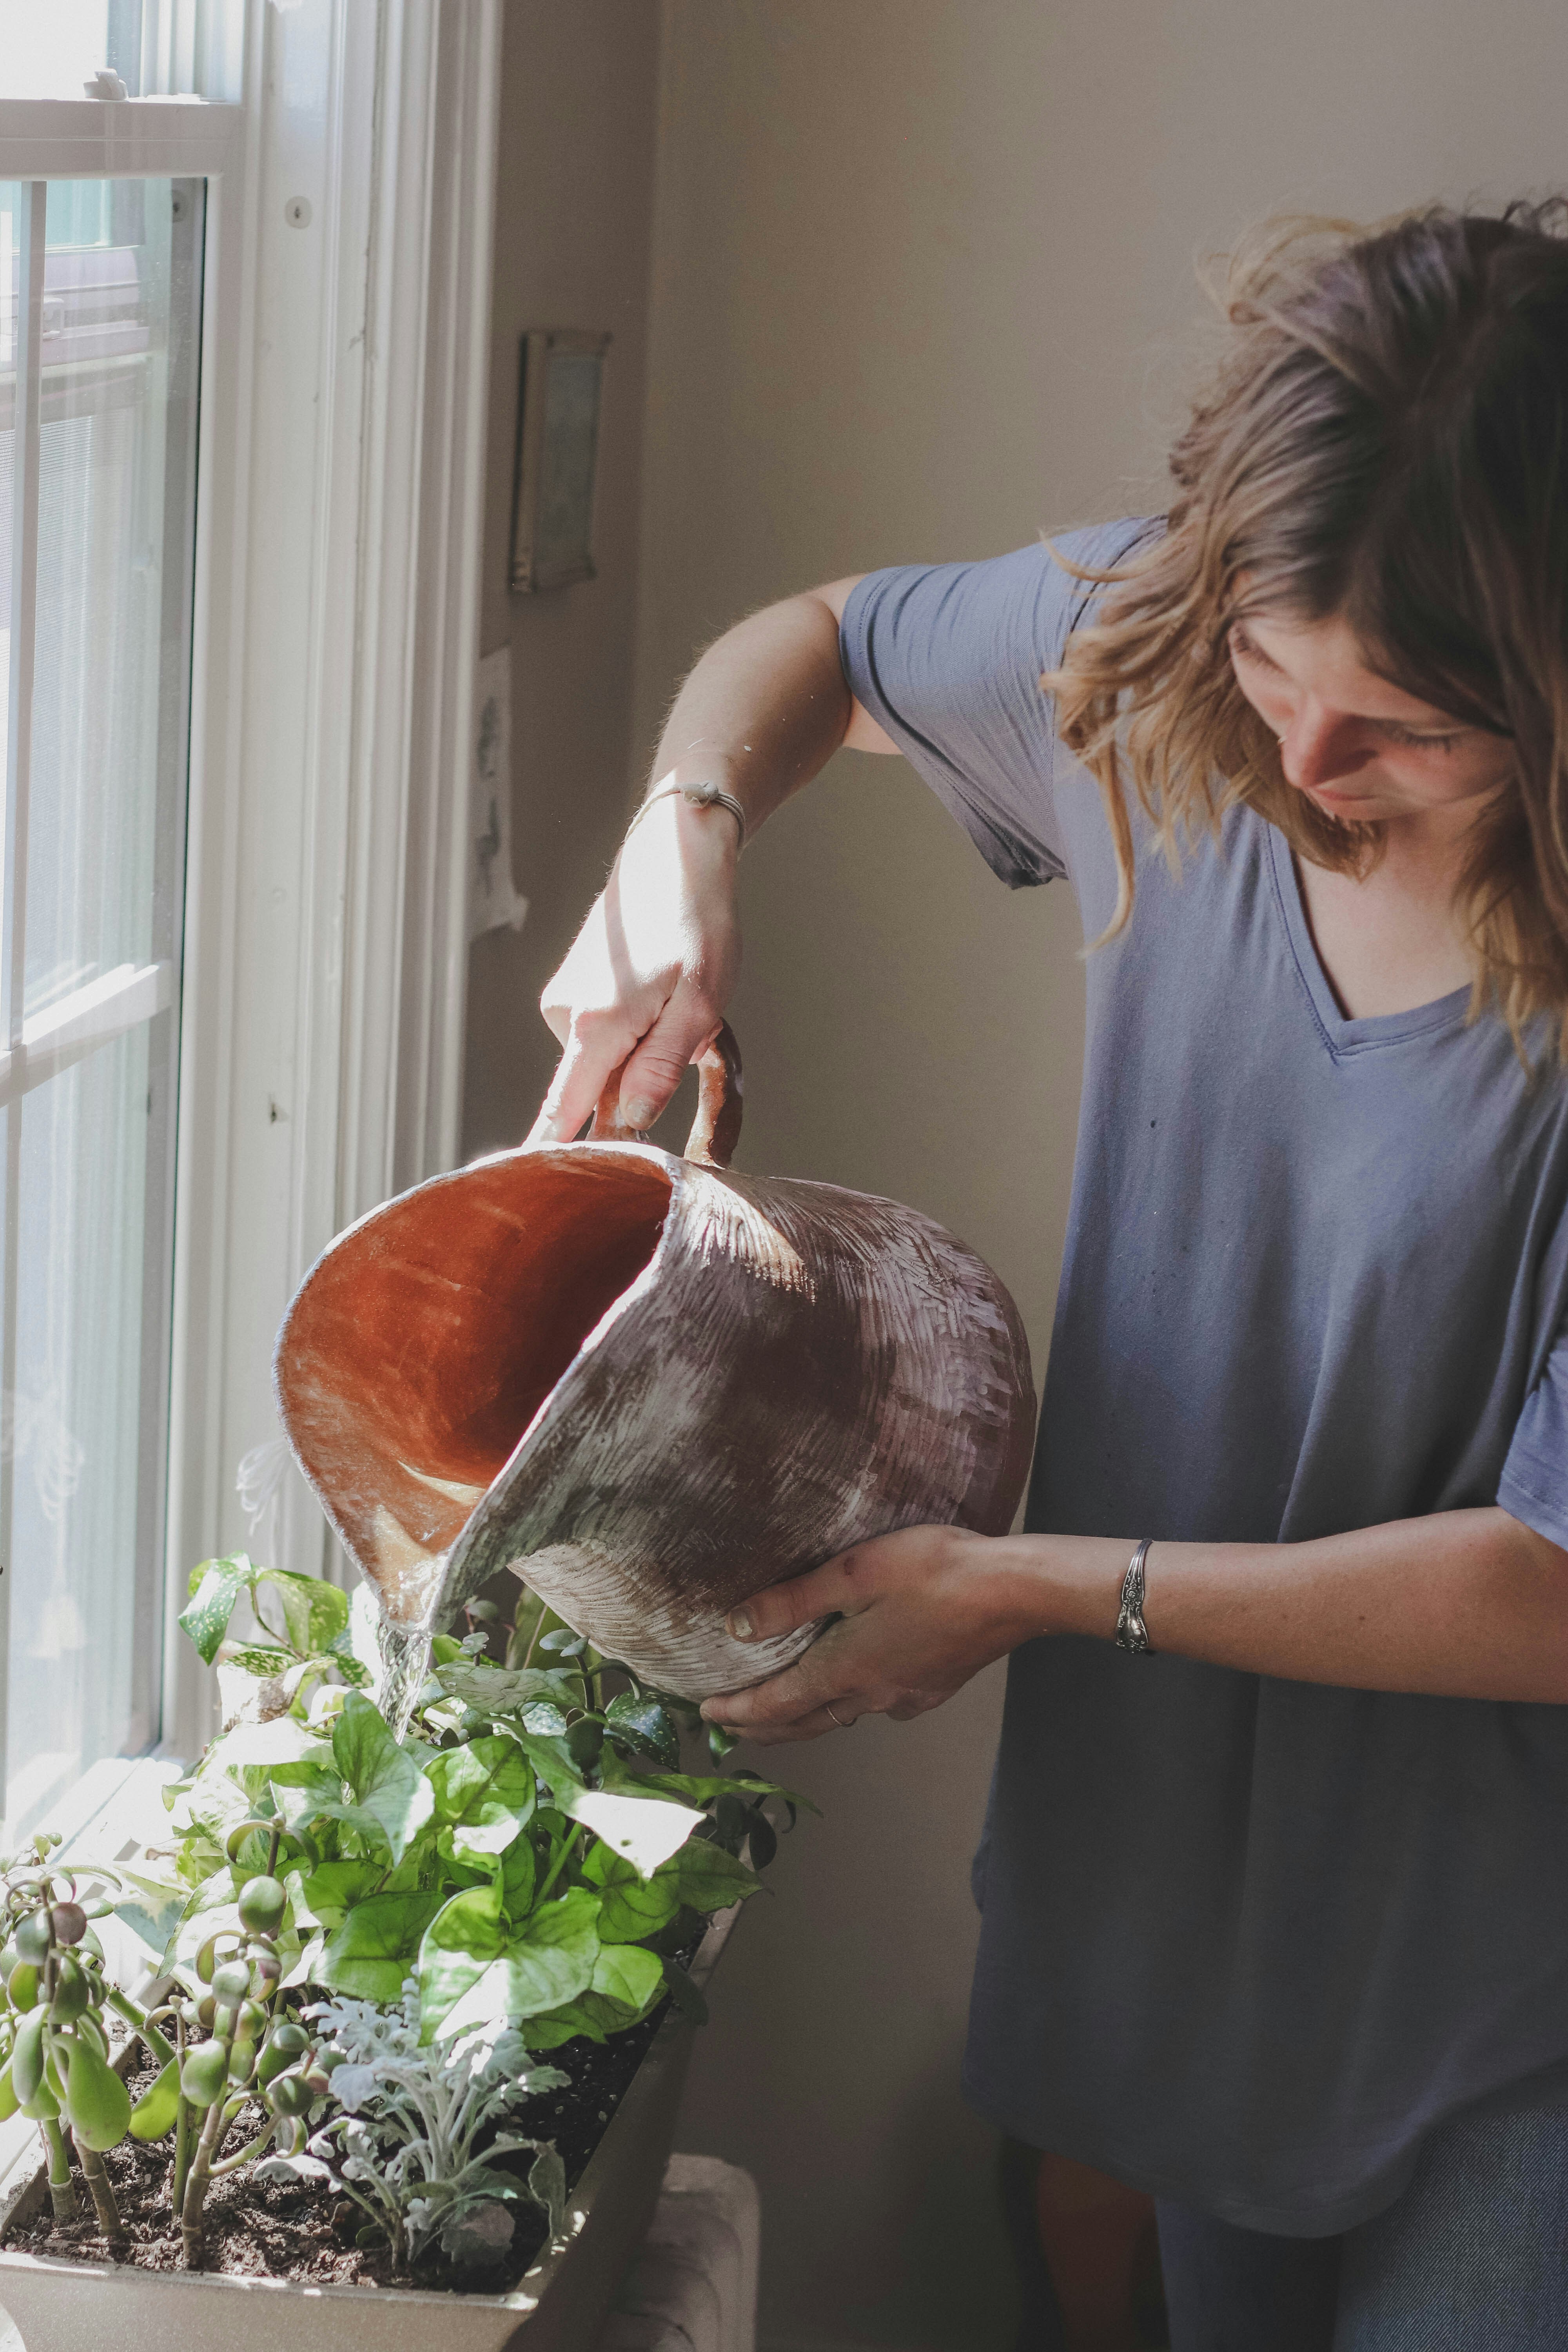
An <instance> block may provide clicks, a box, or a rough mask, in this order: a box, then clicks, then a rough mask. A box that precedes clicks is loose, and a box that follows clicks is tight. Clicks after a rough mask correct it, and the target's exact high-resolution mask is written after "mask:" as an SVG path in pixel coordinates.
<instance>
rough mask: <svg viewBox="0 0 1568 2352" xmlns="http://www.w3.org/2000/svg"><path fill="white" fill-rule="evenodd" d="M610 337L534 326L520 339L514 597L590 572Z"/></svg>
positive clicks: (513, 529)
mask: <svg viewBox="0 0 1568 2352" xmlns="http://www.w3.org/2000/svg"><path fill="white" fill-rule="evenodd" d="M609 345H610V338H609V336H608V335H598V334H584V333H582V332H580V331H578V330H577V329H575V328H572V327H535V328H533V329H531V331H530V332H529V333H527V334H526V335H524V337H523V339H522V381H521V386H520V388H519V393H518V404H517V481H516V485H515V488H514V493H513V498H512V509H511V586H512V589H513V591H514V593H517V594H519V595H531V593H533V592H534V591H535V590H536V589H540V588H565V587H568V586H570V584H571V583H572V582H573V581H574V580H592V579H593V577H594V546H593V542H594V464H595V457H597V455H598V446H599V401H600V395H601V393H602V392H603V389H604V381H605V352H606V351H607V350H608V349H609Z"/></svg>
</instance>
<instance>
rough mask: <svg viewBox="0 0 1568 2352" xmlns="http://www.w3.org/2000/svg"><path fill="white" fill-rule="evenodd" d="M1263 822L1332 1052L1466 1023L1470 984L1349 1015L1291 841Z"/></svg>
mask: <svg viewBox="0 0 1568 2352" xmlns="http://www.w3.org/2000/svg"><path fill="white" fill-rule="evenodd" d="M1260 822H1261V823H1262V824H1263V826H1264V830H1265V832H1266V833H1267V834H1268V855H1269V859H1270V863H1271V868H1272V872H1273V876H1274V896H1275V899H1276V901H1277V903H1278V905H1279V912H1280V916H1281V918H1282V919H1283V921H1284V924H1285V930H1286V935H1287V937H1288V938H1289V942H1290V951H1291V954H1292V955H1293V956H1294V958H1295V961H1296V969H1297V971H1299V972H1300V976H1301V985H1302V986H1303V988H1304V989H1305V990H1306V992H1307V996H1308V1000H1309V1002H1310V1004H1311V1007H1312V1011H1313V1013H1314V1014H1315V1016H1316V1018H1317V1023H1318V1027H1319V1029H1320V1030H1321V1033H1322V1038H1323V1043H1324V1045H1326V1046H1327V1047H1328V1049H1329V1051H1330V1053H1331V1054H1336V1055H1349V1054H1363V1053H1367V1052H1370V1051H1371V1050H1372V1049H1373V1047H1374V1046H1379V1045H1404V1044H1405V1042H1406V1041H1407V1040H1408V1039H1411V1038H1415V1037H1429V1036H1430V1035H1431V1034H1433V1032H1434V1031H1435V1030H1438V1029H1447V1028H1451V1027H1462V1026H1463V1025H1464V1023H1465V1020H1466V1017H1467V1015H1468V1012H1469V1009H1470V992H1469V990H1468V988H1456V989H1453V990H1451V991H1450V992H1449V993H1448V994H1447V996H1439V997H1436V998H1434V1000H1433V1002H1432V1003H1430V1004H1415V1005H1412V1007H1411V1008H1410V1010H1409V1012H1408V1013H1364V1014H1363V1016H1362V1017H1361V1019H1359V1020H1356V1021H1350V1020H1347V1019H1346V1018H1345V1015H1344V1014H1343V1013H1342V1012H1341V1011H1340V1008H1339V1003H1338V1000H1337V998H1336V997H1335V995H1334V992H1333V990H1332V988H1331V986H1330V985H1329V977H1328V974H1327V973H1326V972H1325V971H1324V970H1323V967H1322V962H1321V959H1320V957H1319V954H1318V950H1317V947H1316V945H1315V943H1314V941H1313V939H1312V927H1311V925H1310V922H1309V921H1308V919H1307V908H1306V902H1305V900H1304V899H1303V898H1302V896H1301V885H1300V877H1298V875H1297V872H1296V861H1295V859H1294V857H1292V856H1291V854H1290V845H1289V842H1288V841H1287V840H1286V838H1285V836H1284V835H1283V834H1282V833H1281V832H1280V831H1279V827H1278V826H1277V825H1272V824H1268V821H1267V819H1260Z"/></svg>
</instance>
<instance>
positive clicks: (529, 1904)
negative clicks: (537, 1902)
mask: <svg viewBox="0 0 1568 2352" xmlns="http://www.w3.org/2000/svg"><path fill="white" fill-rule="evenodd" d="M500 1867H501V1882H500V1884H501V1903H502V1906H503V1907H504V1909H505V1911H506V1915H507V1916H508V1918H509V1919H510V1920H511V1921H512V1922H513V1924H514V1925H515V1926H521V1923H522V1922H523V1920H524V1919H526V1918H527V1916H528V1915H529V1913H530V1912H531V1910H532V1908H533V1890H534V1888H535V1886H536V1885H538V1883H539V1866H538V1864H537V1863H536V1862H535V1861H534V1858H533V1846H532V1844H531V1841H530V1840H529V1839H527V1838H520V1839H519V1840H518V1842H517V1843H516V1845H514V1846H509V1847H508V1848H507V1851H506V1853H505V1854H504V1855H503V1856H502V1858H501V1866H500Z"/></svg>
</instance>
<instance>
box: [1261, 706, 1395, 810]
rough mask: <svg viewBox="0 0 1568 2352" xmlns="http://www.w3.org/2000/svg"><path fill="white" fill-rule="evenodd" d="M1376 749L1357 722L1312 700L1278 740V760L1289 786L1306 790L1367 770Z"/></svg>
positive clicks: (1300, 708)
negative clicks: (1367, 764) (1292, 785)
mask: <svg viewBox="0 0 1568 2352" xmlns="http://www.w3.org/2000/svg"><path fill="white" fill-rule="evenodd" d="M1372 756H1373V750H1372V746H1371V744H1370V743H1368V741H1367V740H1366V737H1365V735H1364V734H1363V732H1362V730H1361V729H1360V727H1359V725H1358V723H1357V721H1356V720H1355V719H1347V718H1345V717H1344V716H1343V715H1342V713H1341V712H1339V711H1337V710H1325V709H1324V708H1323V706H1322V704H1321V703H1320V702H1313V701H1312V700H1310V698H1303V700H1302V701H1301V702H1300V704H1299V705H1298V706H1297V709H1296V710H1295V712H1294V714H1293V715H1292V717H1291V719H1290V723H1289V726H1288V727H1287V728H1286V730H1285V731H1284V733H1283V734H1282V735H1281V736H1280V738H1279V760H1280V764H1281V765H1282V767H1283V768H1284V771H1285V778H1286V782H1288V783H1292V784H1295V785H1298V786H1299V787H1300V788H1301V789H1302V790H1303V791H1305V790H1307V789H1308V788H1310V786H1311V785H1313V784H1331V783H1333V782H1336V781H1337V780H1338V779H1339V778H1340V777H1341V776H1351V775H1353V774H1354V773H1355V772H1356V770H1357V769H1358V768H1364V767H1365V765H1366V763H1367V761H1369V760H1370V759H1371V758H1372Z"/></svg>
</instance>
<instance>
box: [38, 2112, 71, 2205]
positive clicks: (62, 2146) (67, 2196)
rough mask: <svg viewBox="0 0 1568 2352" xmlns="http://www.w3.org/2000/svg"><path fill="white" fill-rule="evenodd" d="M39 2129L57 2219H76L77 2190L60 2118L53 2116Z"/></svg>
mask: <svg viewBox="0 0 1568 2352" xmlns="http://www.w3.org/2000/svg"><path fill="white" fill-rule="evenodd" d="M38 2129H39V2130H40V2131H41V2132H42V2134H43V2136H44V2147H45V2150H46V2152H47V2156H48V2159H49V2202H50V2204H51V2205H52V2206H53V2207H54V2213H55V2220H56V2221H61V2222H64V2221H75V2220H76V2190H75V2189H74V2188H73V2187H72V2185H71V2160H70V2150H69V2149H68V2147H67V2146H66V2136H65V2134H64V2132H63V2131H62V2130H61V2129H60V2126H59V2124H58V2120H57V2119H56V2118H55V2117H53V2116H51V2117H50V2118H49V2120H48V2121H47V2123H43V2124H40V2125H39V2126H38Z"/></svg>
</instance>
